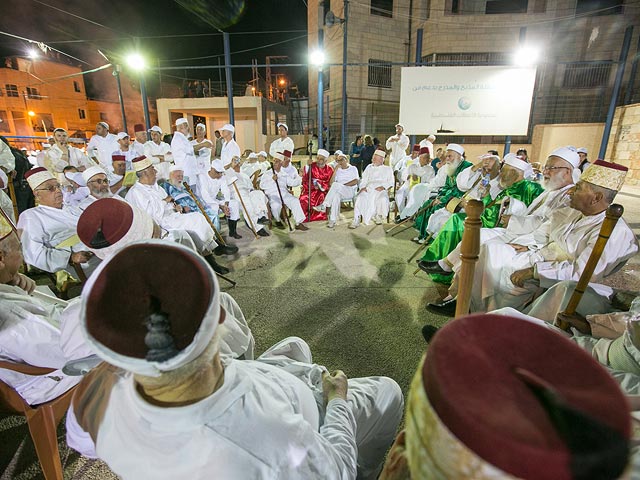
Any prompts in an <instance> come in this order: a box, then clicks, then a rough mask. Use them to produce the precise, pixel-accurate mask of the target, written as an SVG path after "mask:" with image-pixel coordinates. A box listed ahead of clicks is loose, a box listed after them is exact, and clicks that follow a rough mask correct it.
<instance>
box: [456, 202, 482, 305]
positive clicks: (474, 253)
mask: <svg viewBox="0 0 640 480" xmlns="http://www.w3.org/2000/svg"><path fill="white" fill-rule="evenodd" d="M483 210H484V204H483V203H482V202H481V201H480V200H468V201H467V204H466V205H465V207H464V211H465V212H466V214H467V218H466V219H465V221H464V233H463V234H462V242H461V244H460V259H461V260H462V264H461V266H460V272H459V274H458V279H459V282H458V285H459V286H458V301H457V303H456V315H455V318H460V317H461V316H463V315H466V314H468V313H469V304H470V303H471V290H472V289H473V276H474V272H475V268H476V262H477V261H478V255H479V254H480V228H481V227H482V220H480V215H482V211H483Z"/></svg>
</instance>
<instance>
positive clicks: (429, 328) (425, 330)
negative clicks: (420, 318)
mask: <svg viewBox="0 0 640 480" xmlns="http://www.w3.org/2000/svg"><path fill="white" fill-rule="evenodd" d="M438 330H439V329H438V327H434V326H433V325H425V326H424V327H422V336H423V337H424V341H425V342H427V343H429V342H431V340H432V339H433V336H434V335H435V334H436V333H437V332H438Z"/></svg>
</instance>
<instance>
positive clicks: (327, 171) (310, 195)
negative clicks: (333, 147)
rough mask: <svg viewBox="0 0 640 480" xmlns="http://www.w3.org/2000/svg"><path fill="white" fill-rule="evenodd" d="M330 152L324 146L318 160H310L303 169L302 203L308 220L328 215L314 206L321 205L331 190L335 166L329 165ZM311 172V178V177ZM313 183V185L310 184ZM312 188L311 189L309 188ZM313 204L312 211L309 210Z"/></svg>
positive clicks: (313, 220) (316, 219)
mask: <svg viewBox="0 0 640 480" xmlns="http://www.w3.org/2000/svg"><path fill="white" fill-rule="evenodd" d="M328 158H329V152H328V151H327V150H325V149H323V148H321V149H320V150H318V156H317V157H316V161H315V162H312V161H311V160H309V161H308V164H307V165H305V166H304V167H303V168H302V169H301V171H300V176H301V177H302V190H301V192H300V205H302V209H303V211H304V212H305V214H306V216H307V220H306V221H307V222H315V221H318V220H326V219H327V215H326V214H325V213H324V212H323V211H321V210H316V209H315V208H313V207H317V206H318V205H321V204H322V202H323V201H324V198H325V196H326V195H327V192H328V191H329V181H330V180H331V177H332V175H333V168H331V167H330V166H329V165H327V160H328ZM309 172H311V178H309ZM309 183H311V186H309ZM309 189H311V190H309ZM309 205H311V211H309Z"/></svg>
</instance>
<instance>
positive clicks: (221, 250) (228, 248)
mask: <svg viewBox="0 0 640 480" xmlns="http://www.w3.org/2000/svg"><path fill="white" fill-rule="evenodd" d="M213 253H214V254H215V255H233V254H234V253H238V247H236V246H235V245H218V246H217V247H216V248H215V250H214V251H213Z"/></svg>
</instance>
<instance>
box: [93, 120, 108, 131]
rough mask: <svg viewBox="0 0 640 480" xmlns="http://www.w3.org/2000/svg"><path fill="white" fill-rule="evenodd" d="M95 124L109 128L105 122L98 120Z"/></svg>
mask: <svg viewBox="0 0 640 480" xmlns="http://www.w3.org/2000/svg"><path fill="white" fill-rule="evenodd" d="M96 125H102V126H103V127H104V128H106V129H107V130H109V124H108V123H107V122H98V123H96Z"/></svg>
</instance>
